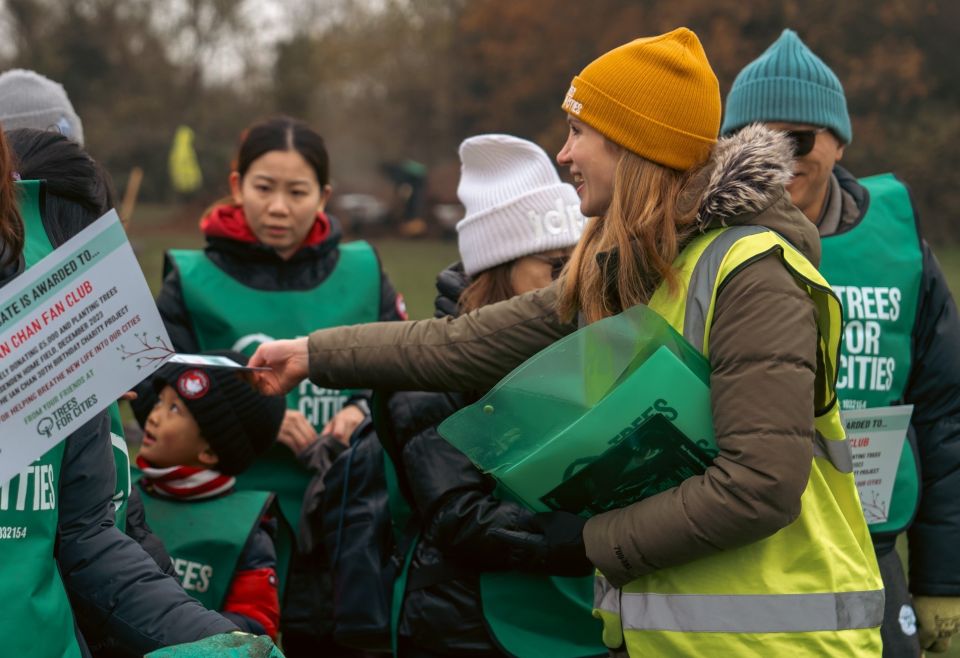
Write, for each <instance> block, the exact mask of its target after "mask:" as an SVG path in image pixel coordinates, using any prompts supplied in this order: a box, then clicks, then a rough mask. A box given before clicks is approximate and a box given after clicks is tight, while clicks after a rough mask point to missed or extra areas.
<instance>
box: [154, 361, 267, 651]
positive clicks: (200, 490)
mask: <svg viewBox="0 0 960 658" xmlns="http://www.w3.org/2000/svg"><path fill="white" fill-rule="evenodd" d="M217 354H218V355H220V356H227V357H229V358H231V359H233V360H234V361H237V362H238V363H241V364H242V363H245V362H246V357H244V356H243V355H242V354H239V353H236V352H218V353H217ZM152 381H153V387H154V390H155V391H156V392H157V396H158V399H157V402H156V404H155V405H154V407H153V409H152V410H151V411H150V413H149V415H148V416H147V419H146V422H145V423H144V435H143V444H142V446H141V448H140V452H139V454H138V456H137V466H138V467H139V469H140V471H141V472H142V477H141V478H140V480H139V485H140V487H141V488H142V489H143V490H144V492H145V493H147V494H148V495H147V496H144V501H143V502H144V506H145V508H146V511H147V515H148V516H147V518H148V519H149V522H150V524H151V526H152V527H153V528H154V531H155V532H156V533H157V534H158V535H159V536H160V537H161V538H162V539H163V541H164V543H165V544H166V545H167V549H168V550H169V552H170V554H171V557H172V558H173V562H174V567H175V569H176V571H177V574H178V575H179V577H180V581H181V584H182V585H183V588H184V589H185V590H186V591H187V592H188V593H189V594H191V595H193V596H194V597H196V598H197V599H199V600H200V601H201V603H204V604H205V605H206V606H207V607H208V608H211V609H217V610H220V611H221V613H222V614H223V615H224V616H226V617H228V618H229V619H230V620H231V621H233V622H234V623H236V624H238V625H239V626H240V627H241V628H243V629H244V630H247V631H248V632H251V633H256V634H266V635H270V637H272V638H274V639H276V636H277V630H278V626H279V621H280V605H279V596H278V589H277V549H276V546H275V543H274V535H275V533H276V532H277V521H276V520H274V519H272V518H270V517H268V516H266V515H265V512H266V510H267V508H268V507H269V506H270V505H271V504H272V496H271V495H270V494H267V493H263V492H255V491H241V492H237V491H234V485H235V483H236V478H235V477H234V476H236V475H238V474H239V473H241V472H243V471H244V470H245V469H246V468H248V467H249V466H250V464H252V463H253V461H254V459H255V458H256V457H257V456H258V455H260V454H262V453H263V452H265V451H266V450H267V448H269V447H270V445H271V444H272V443H273V442H274V440H275V439H276V437H277V433H278V431H279V429H280V423H281V422H282V420H283V414H284V409H285V407H286V405H285V403H284V399H283V398H282V397H269V396H265V395H262V394H261V393H259V392H258V391H257V390H255V389H254V388H253V387H252V386H250V385H249V384H248V383H247V382H246V381H244V380H243V379H242V378H241V376H240V375H239V374H238V373H237V371H234V370H229V369H223V368H198V367H195V366H184V365H179V364H167V365H165V366H163V367H162V368H160V370H158V371H157V372H156V374H155V375H154V377H153V380H152Z"/></svg>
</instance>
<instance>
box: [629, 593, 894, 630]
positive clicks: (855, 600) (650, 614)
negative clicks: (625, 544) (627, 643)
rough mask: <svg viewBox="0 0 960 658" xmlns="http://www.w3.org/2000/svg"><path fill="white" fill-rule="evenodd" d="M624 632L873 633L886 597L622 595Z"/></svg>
mask: <svg viewBox="0 0 960 658" xmlns="http://www.w3.org/2000/svg"><path fill="white" fill-rule="evenodd" d="M623 599H624V601H623V604H622V606H623V610H622V612H621V613H620V614H621V619H622V623H623V628H624V629H626V630H636V631H677V632H681V633H800V632H815V631H842V630H848V629H855V628H872V627H874V626H877V625H878V624H879V623H880V620H882V619H883V591H882V590H879V591H878V590H871V591H866V592H838V593H832V592H831V593H826V594H732V595H723V594H712V595H710V596H703V595H700V594H651V593H629V592H625V593H624V594H623Z"/></svg>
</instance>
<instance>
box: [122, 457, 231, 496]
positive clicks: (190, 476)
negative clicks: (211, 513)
mask: <svg viewBox="0 0 960 658" xmlns="http://www.w3.org/2000/svg"><path fill="white" fill-rule="evenodd" d="M137 467H138V468H139V469H140V470H141V471H143V480H144V484H145V485H147V486H148V487H149V488H150V490H151V491H153V492H154V493H156V494H157V495H159V496H165V497H167V498H176V499H178V500H203V499H204V498H214V497H216V496H220V495H222V494H225V493H227V492H228V491H230V490H231V489H233V487H234V485H235V484H236V483H237V478H235V477H233V476H232V475H224V474H223V473H221V472H219V471H214V470H211V469H209V468H197V467H196V466H170V467H169V468H157V467H156V466H151V465H150V462H148V461H147V460H146V459H144V458H143V457H141V456H137Z"/></svg>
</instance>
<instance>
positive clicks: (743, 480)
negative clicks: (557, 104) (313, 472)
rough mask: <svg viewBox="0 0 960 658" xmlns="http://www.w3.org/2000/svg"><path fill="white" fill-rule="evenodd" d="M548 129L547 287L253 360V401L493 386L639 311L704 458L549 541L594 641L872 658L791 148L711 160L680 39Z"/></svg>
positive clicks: (709, 82)
mask: <svg viewBox="0 0 960 658" xmlns="http://www.w3.org/2000/svg"><path fill="white" fill-rule="evenodd" d="M563 109H564V110H565V111H566V112H567V121H568V124H569V135H568V138H567V142H566V144H565V145H564V146H563V149H562V150H561V151H560V153H559V154H558V156H557V161H558V162H559V163H560V164H561V165H562V166H566V167H569V169H570V173H571V174H572V175H573V178H574V182H575V184H576V186H577V191H578V193H579V196H580V202H581V205H580V209H581V211H582V212H583V214H584V215H586V216H595V217H596V219H595V220H593V221H591V222H590V224H589V226H588V228H587V230H586V232H585V234H584V236H583V238H582V240H581V242H580V243H579V245H578V246H577V248H576V250H575V251H574V254H573V257H572V259H571V261H570V263H569V265H568V267H567V268H566V271H565V272H564V274H563V275H562V276H561V277H560V279H559V281H558V282H557V283H556V284H554V285H553V286H550V287H549V288H546V289H544V290H543V291H540V292H535V293H530V294H527V295H524V296H521V297H518V298H515V299H513V300H511V301H507V302H503V303H501V304H498V305H495V306H492V307H489V308H485V309H481V310H480V311H479V312H475V313H472V314H468V315H464V316H461V317H460V318H458V319H456V320H453V321H446V322H444V321H431V322H421V323H416V324H402V323H401V324H394V325H393V326H387V325H383V324H380V325H377V324H375V325H366V326H363V327H350V328H344V329H337V330H332V331H318V332H315V333H313V334H312V335H311V336H309V338H308V339H302V340H299V341H287V342H278V343H273V344H271V345H267V346H264V347H263V348H261V349H260V350H259V351H258V353H257V354H256V355H255V356H254V358H253V360H252V361H251V363H253V364H256V365H267V366H270V367H272V368H273V371H272V372H270V373H267V374H264V375H261V376H260V378H259V382H260V385H261V386H262V387H263V388H265V389H266V390H274V391H276V390H283V389H286V388H288V387H289V386H291V385H292V384H293V383H294V382H296V381H297V380H298V379H299V378H301V377H303V376H305V375H309V376H310V378H311V379H312V380H313V381H314V382H315V383H317V384H318V385H322V386H331V385H334V384H336V385H340V386H360V385H362V386H383V387H387V388H420V389H426V388H454V389H462V388H471V387H472V388H475V389H478V388H483V387H489V386H490V385H492V384H493V383H494V382H495V381H496V380H497V379H499V378H500V377H502V376H503V375H505V374H506V373H507V372H509V371H510V370H511V369H512V368H513V367H515V366H517V365H518V364H520V363H521V362H522V361H524V360H525V359H526V358H528V357H530V356H531V355H533V354H534V353H536V352H537V351H538V350H540V349H542V348H544V347H546V346H547V345H549V344H550V343H551V342H553V341H555V340H557V339H558V338H560V337H562V336H564V335H566V334H569V333H571V332H572V331H574V330H576V328H577V325H578V321H579V322H580V323H592V322H596V321H598V320H601V319H603V318H606V317H609V316H612V315H615V314H618V313H620V312H622V311H623V310H625V309H628V308H630V307H632V306H634V305H637V304H646V305H648V306H649V307H650V308H652V309H653V310H655V311H656V312H658V313H659V314H660V315H662V316H663V317H664V318H666V320H667V321H668V322H669V323H670V324H671V325H672V326H673V327H674V328H675V329H676V330H677V331H678V332H680V333H682V334H683V335H684V337H685V338H686V339H687V340H688V341H689V342H690V343H692V344H693V345H694V346H695V347H696V348H698V349H699V350H700V351H701V352H702V353H703V354H704V355H705V356H706V357H707V359H708V360H709V363H710V367H711V373H710V400H711V409H712V415H713V426H714V434H715V436H716V440H717V446H718V448H719V454H718V455H717V456H716V457H715V458H714V460H713V462H712V464H711V465H710V466H709V467H708V468H707V469H706V472H704V473H703V474H701V475H696V476H693V477H690V478H688V479H687V480H685V481H683V482H682V483H681V484H680V485H679V486H676V487H673V488H670V489H668V490H666V491H662V492H661V493H659V494H656V495H654V496H651V497H649V498H646V499H644V500H641V501H639V502H636V503H634V504H632V505H629V506H627V507H624V508H621V509H614V510H611V511H608V512H605V513H602V514H598V515H595V516H593V517H592V518H590V519H588V520H587V521H586V524H585V525H584V526H583V529H582V533H580V534H576V535H575V536H573V535H571V536H569V537H565V538H558V537H548V536H547V535H548V534H549V530H547V531H545V533H544V537H543V541H544V542H550V543H552V544H554V545H555V544H556V543H557V542H558V541H560V540H566V541H568V542H569V543H570V545H571V547H579V548H578V550H582V551H584V553H585V555H586V557H587V558H588V559H589V560H590V561H591V562H592V563H593V564H594V565H595V566H596V567H597V569H598V571H599V572H600V574H601V575H598V580H597V588H596V591H597V597H596V601H595V605H596V609H595V612H594V614H595V616H597V617H599V618H600V619H601V620H602V621H603V639H604V642H605V643H606V645H607V646H608V647H610V648H611V650H613V651H615V652H624V651H625V652H626V653H628V654H629V655H631V656H685V655H708V656H761V655H762V656H780V655H790V656H798V655H799V656H822V655H857V656H867V655H876V656H879V655H880V635H879V630H878V627H879V624H880V621H881V618H882V612H883V590H882V585H881V583H880V576H879V572H878V568H877V563H876V558H875V556H874V554H873V549H872V547H871V544H870V538H869V534H868V532H867V527H866V524H865V522H864V519H863V516H862V513H861V511H860V506H859V500H858V497H857V493H856V489H855V485H854V480H853V474H852V464H851V459H850V452H849V447H848V445H847V443H846V439H845V435H844V430H843V426H842V424H841V423H840V417H839V411H838V406H837V401H836V395H835V390H834V388H835V382H836V367H837V359H838V349H839V341H840V307H839V303H838V302H837V300H836V298H835V297H834V296H833V294H832V292H831V291H830V287H829V285H828V284H827V282H826V281H824V280H823V278H822V277H821V276H820V275H819V273H818V272H817V270H816V264H817V262H818V261H819V257H820V246H819V240H818V238H817V234H816V228H815V227H813V226H812V225H811V224H810V222H809V221H807V220H806V219H805V217H804V215H803V214H802V213H801V212H800V211H799V210H798V209H797V208H796V207H795V206H794V205H793V204H792V203H791V202H790V198H789V196H788V195H787V193H786V192H785V191H784V184H785V183H786V182H788V181H789V180H790V176H791V170H792V156H791V148H790V143H789V142H788V140H787V138H786V137H785V136H784V135H782V134H780V133H775V132H772V131H769V130H766V129H764V128H761V127H748V128H746V129H744V130H743V131H740V132H739V133H738V134H737V135H735V136H733V137H730V138H727V139H723V140H720V141H718V140H717V132H718V129H719V126H720V94H719V89H718V84H717V79H716V77H715V75H714V73H713V71H712V70H711V68H710V64H709V62H708V61H707V58H706V55H705V54H704V51H703V48H702V47H701V45H700V42H699V40H698V39H697V37H696V35H695V34H693V33H692V32H691V31H689V30H687V29H685V28H680V29H677V30H674V31H673V32H670V33H667V34H664V35H660V36H656V37H650V38H644V39H637V40H635V41H633V42H631V43H628V44H626V45H624V46H621V47H619V48H617V49H615V50H613V51H611V52H608V53H606V54H604V55H603V56H601V57H600V58H598V59H597V60H595V61H594V62H592V63H591V64H589V65H588V66H587V67H586V68H585V69H584V70H583V71H582V72H581V73H580V75H578V76H576V77H575V78H574V79H573V82H572V83H571V86H570V88H569V90H568V92H567V95H566V98H565V100H564V101H563ZM643 411H644V410H643V409H637V414H638V416H640V415H641V414H642V413H643ZM523 539H524V541H527V542H530V541H536V540H537V538H536V537H535V536H531V537H525V538H523Z"/></svg>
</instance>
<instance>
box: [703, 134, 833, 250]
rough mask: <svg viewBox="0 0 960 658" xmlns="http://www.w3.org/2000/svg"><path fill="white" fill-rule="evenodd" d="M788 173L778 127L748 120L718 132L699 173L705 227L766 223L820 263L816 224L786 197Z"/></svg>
mask: <svg viewBox="0 0 960 658" xmlns="http://www.w3.org/2000/svg"><path fill="white" fill-rule="evenodd" d="M792 174H793V150H792V148H791V144H790V139H789V138H788V137H787V136H786V135H784V134H783V133H782V132H779V131H776V130H771V129H769V128H766V127H764V126H762V125H760V124H752V125H749V126H747V127H746V128H744V129H743V130H741V131H739V132H737V133H736V134H734V135H731V136H730V137H724V138H721V139H720V141H718V142H717V145H716V147H714V150H713V154H712V156H711V158H710V161H709V162H708V163H707V165H706V166H705V167H704V169H703V171H702V172H701V173H700V176H702V177H703V178H704V179H705V180H704V186H705V191H704V193H703V195H702V197H701V201H700V211H699V220H700V223H701V226H702V227H703V229H704V230H707V229H710V228H719V227H721V226H743V225H760V226H766V227H767V228H770V229H772V230H774V231H776V232H777V233H779V234H780V235H782V236H783V237H784V238H786V239H787V240H788V241H789V242H790V243H791V244H793V245H794V246H795V247H796V248H797V249H799V250H800V251H801V252H803V254H804V255H805V256H806V257H807V258H808V259H810V261H811V262H812V263H813V264H814V265H815V266H818V265H819V264H820V238H819V235H818V234H817V227H816V226H815V225H814V224H813V222H811V221H809V220H808V219H807V217H806V215H804V214H803V213H802V212H800V210H799V209H798V208H797V207H796V206H794V205H793V203H791V201H790V195H789V194H787V192H786V189H785V188H784V186H785V185H786V184H787V183H789V182H790V177H791V176H792Z"/></svg>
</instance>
